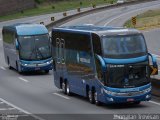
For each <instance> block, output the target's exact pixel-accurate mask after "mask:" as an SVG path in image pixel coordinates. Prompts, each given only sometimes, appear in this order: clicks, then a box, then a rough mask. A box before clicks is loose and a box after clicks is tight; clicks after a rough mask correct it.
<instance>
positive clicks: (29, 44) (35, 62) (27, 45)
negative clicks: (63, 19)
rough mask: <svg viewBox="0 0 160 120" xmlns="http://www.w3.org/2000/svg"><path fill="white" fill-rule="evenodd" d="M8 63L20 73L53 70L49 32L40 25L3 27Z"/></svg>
mask: <svg viewBox="0 0 160 120" xmlns="http://www.w3.org/2000/svg"><path fill="white" fill-rule="evenodd" d="M2 32H3V46H4V56H5V60H6V63H7V64H8V66H9V67H12V68H15V69H16V70H17V71H18V72H25V71H39V70H43V71H45V72H46V73H48V72H49V70H51V69H52V59H51V47H50V39H49V34H48V30H47V29H46V27H45V26H44V25H39V24H27V23H26V24H25V23H22V24H15V25H11V26H5V27H3V31H2Z"/></svg>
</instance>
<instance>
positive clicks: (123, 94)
mask: <svg viewBox="0 0 160 120" xmlns="http://www.w3.org/2000/svg"><path fill="white" fill-rule="evenodd" d="M52 47H53V52H52V54H53V64H54V65H53V66H54V67H53V71H54V82H55V85H56V86H57V87H58V88H60V89H62V90H63V91H64V93H65V94H68V95H69V94H70V93H76V94H78V95H81V96H85V97H87V98H88V99H89V101H90V102H91V103H95V104H97V105H98V104H99V103H106V104H111V103H134V104H139V103H140V102H141V101H149V100H150V99H151V82H150V75H151V74H152V75H154V74H158V70H157V63H156V59H155V57H154V56H152V55H151V54H150V53H148V50H147V46H146V42H145V38H144V36H143V34H142V33H141V32H139V31H138V30H135V29H126V28H112V27H98V26H92V25H84V26H83V25H82V26H68V27H59V28H53V30H52ZM150 59H151V61H150ZM150 62H151V63H153V64H151V65H150ZM151 68H152V69H151Z"/></svg>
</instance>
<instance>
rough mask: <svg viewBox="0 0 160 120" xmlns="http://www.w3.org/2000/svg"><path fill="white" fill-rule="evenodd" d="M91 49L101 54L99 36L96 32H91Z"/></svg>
mask: <svg viewBox="0 0 160 120" xmlns="http://www.w3.org/2000/svg"><path fill="white" fill-rule="evenodd" d="M92 41H93V42H92V43H93V51H94V53H95V54H98V55H102V49H101V42H100V37H99V36H98V35H96V34H92Z"/></svg>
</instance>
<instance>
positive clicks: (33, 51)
mask: <svg viewBox="0 0 160 120" xmlns="http://www.w3.org/2000/svg"><path fill="white" fill-rule="evenodd" d="M35 51H36V48H34V49H33V50H32V51H31V54H30V56H29V60H31V58H32V55H33V53H35Z"/></svg>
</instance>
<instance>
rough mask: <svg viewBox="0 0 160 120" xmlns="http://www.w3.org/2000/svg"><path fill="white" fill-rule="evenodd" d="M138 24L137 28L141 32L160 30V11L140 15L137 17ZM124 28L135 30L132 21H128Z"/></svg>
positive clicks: (149, 11)
mask: <svg viewBox="0 0 160 120" xmlns="http://www.w3.org/2000/svg"><path fill="white" fill-rule="evenodd" d="M136 18H137V24H136V26H135V28H137V29H139V30H147V29H154V28H160V9H156V10H148V11H147V12H145V13H142V14H139V15H137V16H136ZM124 26H126V27H128V28H133V27H134V26H133V25H132V21H131V19H130V20H128V21H127V22H126V23H125V24H124Z"/></svg>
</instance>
